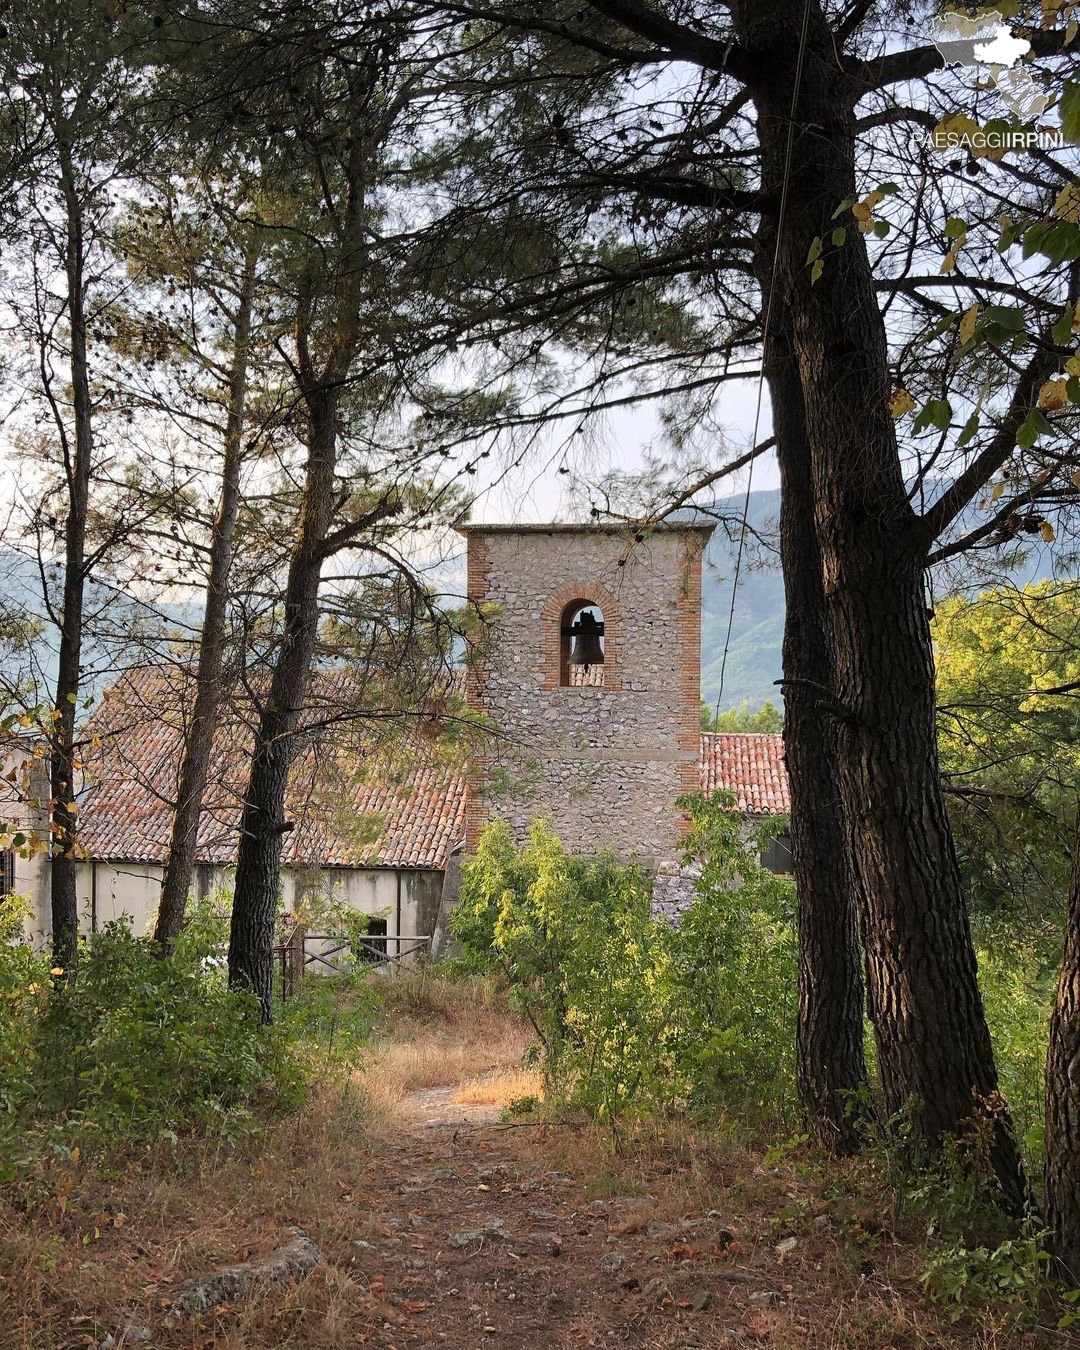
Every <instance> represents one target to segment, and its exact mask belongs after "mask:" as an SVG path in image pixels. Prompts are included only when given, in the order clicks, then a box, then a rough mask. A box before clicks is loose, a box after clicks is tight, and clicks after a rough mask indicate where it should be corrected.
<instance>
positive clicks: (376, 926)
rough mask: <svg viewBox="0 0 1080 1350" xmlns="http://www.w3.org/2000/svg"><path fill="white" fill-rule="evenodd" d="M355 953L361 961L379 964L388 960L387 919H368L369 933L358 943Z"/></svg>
mask: <svg viewBox="0 0 1080 1350" xmlns="http://www.w3.org/2000/svg"><path fill="white" fill-rule="evenodd" d="M354 955H355V956H356V957H357V959H358V960H360V961H370V962H371V963H372V964H373V965H377V964H378V963H379V962H380V961H385V960H386V920H385V919H368V926H367V934H366V935H365V936H364V938H363V939H362V940H361V941H360V942H358V943H357V944H356V948H355V950H354Z"/></svg>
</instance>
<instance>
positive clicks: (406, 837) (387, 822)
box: [79, 667, 465, 870]
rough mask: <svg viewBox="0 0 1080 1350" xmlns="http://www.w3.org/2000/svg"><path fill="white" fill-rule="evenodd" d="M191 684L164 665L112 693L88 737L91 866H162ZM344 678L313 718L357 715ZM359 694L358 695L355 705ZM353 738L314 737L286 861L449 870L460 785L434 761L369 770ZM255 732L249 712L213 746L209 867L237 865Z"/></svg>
mask: <svg viewBox="0 0 1080 1350" xmlns="http://www.w3.org/2000/svg"><path fill="white" fill-rule="evenodd" d="M191 692H192V690H191V685H190V682H189V681H186V680H184V679H183V678H177V676H176V675H175V674H174V673H171V672H169V671H167V670H165V669H163V668H160V667H140V668H137V669H135V670H132V671H129V672H128V673H127V674H126V675H125V676H124V677H123V678H122V679H121V680H120V681H118V682H117V684H116V685H115V686H114V687H113V688H112V689H110V690H109V692H108V694H106V696H105V699H104V701H103V702H102V704H101V705H100V706H99V708H98V709H97V710H96V711H95V713H94V714H93V716H92V717H91V718H90V720H89V722H88V723H87V725H86V727H85V729H84V732H83V735H84V738H85V739H86V740H87V741H89V742H90V743H91V746H93V747H94V748H90V749H88V750H87V751H86V752H85V755H84V760H85V766H86V778H87V781H88V783H89V787H88V788H87V790H86V792H85V793H84V794H80V810H79V839H80V842H81V844H82V846H83V847H84V848H85V849H86V850H87V852H88V853H89V854H90V856H91V857H94V858H112V859H123V860H125V861H128V862H144V863H160V862H163V861H164V860H165V855H166V851H167V849H168V843H169V833H170V829H171V826H172V812H173V801H174V799H175V796H176V778H177V773H178V770H179V765H180V755H181V750H182V744H183V729H184V726H185V724H186V721H187V719H188V716H189V715H190V698H191ZM348 693H349V681H348V679H347V677H343V676H331V677H324V678H323V679H321V680H320V681H319V686H318V702H317V705H316V706H314V707H313V708H312V709H311V711H310V713H309V722H310V721H311V720H315V719H317V720H324V719H325V720H326V721H332V720H333V719H334V716H335V711H336V712H338V713H340V712H341V710H342V709H343V708H348V707H349V706H350V701H349V699H348ZM355 693H356V690H355V689H354V690H353V694H354V700H353V702H355ZM356 735H357V733H356V731H355V730H354V731H353V732H352V733H351V736H350V737H345V738H343V737H341V736H338V737H334V736H332V735H331V734H329V733H325V732H324V733H323V734H322V735H320V736H319V738H318V739H317V740H316V739H315V738H314V737H309V738H307V741H306V743H304V744H302V748H301V750H300V751H299V753H298V754H297V757H296V760H295V762H294V764H293V769H292V772H291V773H290V775H289V790H288V799H287V804H286V818H287V819H288V820H289V821H291V822H293V829H292V830H290V831H289V832H288V834H286V836H285V839H284V848H283V853H282V861H283V862H284V863H285V864H286V865H291V866H321V867H406V868H410V867H415V868H431V869H436V870H438V869H440V868H442V867H443V866H444V865H445V862H446V856H447V854H448V853H449V852H450V849H451V848H453V846H454V845H455V844H456V843H457V842H458V840H459V839H461V838H462V837H463V836H464V833H465V790H464V782H463V780H462V779H461V778H460V777H459V776H457V775H455V774H452V773H450V772H448V771H447V770H446V769H444V768H441V767H439V766H438V765H436V764H433V763H427V764H425V763H419V764H417V762H416V761H417V758H418V751H417V749H416V748H413V749H412V754H411V761H412V763H411V766H410V767H409V768H407V769H405V770H402V771H399V772H395V770H394V767H393V763H392V761H390V762H389V763H388V762H385V761H380V763H381V767H380V768H369V767H368V761H367V760H366V759H365V756H364V753H363V751H362V750H360V749H358V748H357V746H356ZM251 743H252V730H251V727H250V725H248V724H247V722H246V721H245V718H244V716H243V715H242V714H240V713H235V712H234V713H232V714H230V715H228V716H227V717H225V718H223V720H222V724H221V725H220V726H219V728H218V731H217V733H216V735H215V738H214V749H213V755H212V760H211V770H210V782H209V785H208V788H207V796H206V805H205V806H204V809H203V813H202V819H201V821H200V825H199V843H198V858H199V860H200V861H201V862H216V863H228V862H231V861H232V860H233V857H234V855H235V848H236V836H237V828H238V825H239V820H240V809H241V800H242V792H243V788H244V783H245V779H246V773H247V760H248V755H249V753H250V747H251Z"/></svg>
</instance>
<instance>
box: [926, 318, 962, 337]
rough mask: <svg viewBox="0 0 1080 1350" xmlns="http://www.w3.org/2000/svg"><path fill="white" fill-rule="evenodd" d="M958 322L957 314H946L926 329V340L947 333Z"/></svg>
mask: <svg viewBox="0 0 1080 1350" xmlns="http://www.w3.org/2000/svg"><path fill="white" fill-rule="evenodd" d="M955 322H956V315H955V314H944V315H942V317H941V318H940V319H938V321H937V322H936V323H932V324H931V325H930V327H929V328H928V329H927V330H926V336H925V338H924V341H926V342H932V341H933V339H934V338H937V337H941V335H942V333H947V332H948V331H949V329H950V328H951V327H952V326H953V324H954V323H955Z"/></svg>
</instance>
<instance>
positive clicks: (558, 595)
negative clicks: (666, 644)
mask: <svg viewBox="0 0 1080 1350" xmlns="http://www.w3.org/2000/svg"><path fill="white" fill-rule="evenodd" d="M575 601H579V602H580V603H581V604H583V605H589V604H592V605H596V606H597V608H598V609H599V610H600V611H601V612H602V614H603V616H604V683H603V685H598V686H596V687H597V688H602V689H618V688H619V687H620V680H619V647H620V645H621V644H620V625H619V607H618V605H617V604H616V603H615V597H614V596H613V595H612V594H611V592H610V591H609V590H608V588H607V587H606V586H601V585H600V583H599V582H598V581H595V580H593V581H573V582H569V583H568V584H567V585H565V586H560V587H559V588H558V590H555V591H552V593H551V594H550V595H549V596H548V598H547V601H546V602H545V604H544V607H543V609H542V610H541V611H540V623H541V635H540V663H541V669H542V672H543V685H542V687H543V688H544V689H560V688H562V680H561V677H560V675H561V673H560V670H559V665H560V656H561V643H562V634H561V632H560V628H561V625H562V616H563V611H564V610H565V609H566V607H567V605H571V604H573V603H574V602H575Z"/></svg>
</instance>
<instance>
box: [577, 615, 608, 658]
mask: <svg viewBox="0 0 1080 1350" xmlns="http://www.w3.org/2000/svg"><path fill="white" fill-rule="evenodd" d="M570 631H571V632H572V633H573V634H574V645H573V647H572V648H571V649H570V664H571V665H572V666H584V667H585V669H586V670H588V669H589V667H590V666H602V665H603V664H604V649H603V647H601V645H600V637H601V635H602V634H603V631H604V625H603V624H602V623H597V621H596V615H595V614H594V613H593V612H592V610H591V609H583V610H582V611H581V613H580V614H579V615H578V620H577V623H575V624H573V625H572V627H571V629H570Z"/></svg>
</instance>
